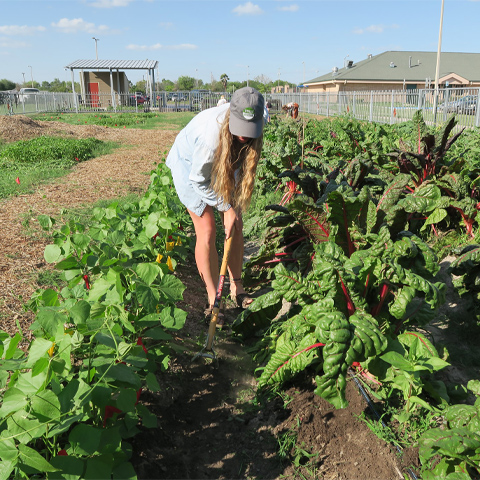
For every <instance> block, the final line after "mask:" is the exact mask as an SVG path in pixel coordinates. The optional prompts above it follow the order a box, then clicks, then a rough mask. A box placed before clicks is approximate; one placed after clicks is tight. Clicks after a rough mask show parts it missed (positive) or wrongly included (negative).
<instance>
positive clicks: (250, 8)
mask: <svg viewBox="0 0 480 480" xmlns="http://www.w3.org/2000/svg"><path fill="white" fill-rule="evenodd" d="M232 12H233V13H236V14H237V15H261V14H262V13H263V10H262V9H261V8H260V7H259V6H258V5H254V4H253V3H252V2H247V3H244V4H243V5H239V6H238V7H235V8H234V9H233V10H232Z"/></svg>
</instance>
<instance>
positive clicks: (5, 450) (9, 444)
mask: <svg viewBox="0 0 480 480" xmlns="http://www.w3.org/2000/svg"><path fill="white" fill-rule="evenodd" d="M17 457H18V450H17V447H16V445H15V441H14V440H13V438H1V437H0V458H1V459H2V460H15V459H16V458H17Z"/></svg>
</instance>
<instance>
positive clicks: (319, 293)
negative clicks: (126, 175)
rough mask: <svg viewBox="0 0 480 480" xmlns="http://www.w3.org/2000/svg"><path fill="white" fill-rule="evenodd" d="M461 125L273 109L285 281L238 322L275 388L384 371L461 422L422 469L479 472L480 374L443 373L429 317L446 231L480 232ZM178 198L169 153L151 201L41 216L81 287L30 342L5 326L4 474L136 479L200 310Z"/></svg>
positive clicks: (260, 278) (71, 283)
mask: <svg viewBox="0 0 480 480" xmlns="http://www.w3.org/2000/svg"><path fill="white" fill-rule="evenodd" d="M453 122H454V120H453V119H452V120H451V121H450V122H449V123H447V124H446V125H445V126H444V127H443V129H441V130H439V131H438V132H430V130H429V129H428V128H427V126H426V125H425V124H424V123H423V120H422V118H421V116H420V115H419V114H417V115H416V116H415V119H414V120H413V121H412V122H409V123H408V124H403V125H399V126H392V127H389V126H379V125H375V124H363V123H360V122H357V121H354V120H352V119H350V118H348V117H346V118H339V119H335V120H333V121H322V122H318V121H309V122H308V123H306V124H302V123H301V122H295V121H293V120H287V121H285V120H278V119H273V120H272V122H271V123H270V124H269V125H268V126H267V127H266V131H265V140H264V152H263V156H262V162H261V165H260V167H259V171H258V178H259V181H258V187H259V188H258V189H257V195H256V201H255V206H254V208H253V213H252V214H251V216H250V218H249V219H247V220H246V225H247V226H248V225H251V226H252V228H251V230H252V232H253V233H256V234H258V233H259V232H264V238H263V239H262V247H261V249H260V252H259V254H258V256H257V257H256V258H254V259H252V260H251V261H250V262H249V264H248V266H247V271H246V273H245V280H246V282H249V283H250V285H252V286H254V285H262V286H264V287H265V286H266V287H268V290H269V291H268V293H267V294H265V295H262V296H260V297H259V298H257V299H256V300H255V302H254V303H253V305H252V306H251V307H250V308H249V309H248V310H247V311H245V312H244V313H243V314H242V315H241V316H240V317H238V319H237V320H236V322H235V324H234V331H235V332H236V333H237V334H238V335H241V336H243V337H244V338H245V337H250V336H252V335H260V336H261V340H260V342H259V343H258V345H257V348H256V349H255V351H254V353H255V359H256V360H257V361H258V363H259V364H260V365H261V369H262V373H261V376H260V378H259V385H260V387H262V388H264V389H266V388H270V387H271V386H272V385H278V384H281V383H283V382H285V381H286V380H287V379H290V378H292V377H293V376H295V375H296V374H298V373H299V372H308V373H311V374H312V375H313V376H314V378H315V382H316V393H317V394H318V395H320V396H322V397H323V398H325V399H327V400H328V401H329V402H331V403H332V404H333V405H335V406H336V407H345V406H346V405H347V403H346V400H345V382H346V376H347V373H348V372H349V371H350V369H351V368H353V369H354V370H355V371H356V372H357V373H360V372H363V373H365V374H366V375H374V376H375V377H376V379H378V381H379V382H381V387H380V388H379V389H378V390H377V391H376V392H375V394H376V395H377V396H378V397H380V398H383V399H384V400H385V401H386V402H391V401H392V400H393V399H394V398H400V399H401V400H402V404H401V407H400V408H399V409H398V411H397V416H396V419H397V420H398V421H399V422H403V423H407V422H408V421H409V420H410V419H412V417H413V416H422V415H423V416H427V417H429V418H431V419H432V422H433V419H434V418H438V417H441V418H442V419H445V425H443V427H442V429H439V428H431V429H428V430H427V431H425V433H424V434H423V435H422V438H421V441H420V457H421V460H422V462H423V466H424V471H423V472H422V478H434V477H435V476H437V477H438V476H439V475H440V476H443V477H445V478H447V475H449V474H451V475H452V478H453V475H454V474H457V475H458V474H462V475H464V476H463V477H458V476H457V477H455V478H471V476H470V475H474V472H475V469H478V464H479V458H480V436H479V435H478V431H479V428H478V427H479V424H478V422H479V420H478V418H479V415H478V413H479V409H480V400H477V402H476V403H475V405H469V404H456V403H455V402H456V401H457V400H458V399H459V398H465V396H466V395H467V393H471V394H472V393H473V394H476V395H480V385H479V382H475V381H471V382H469V385H468V388H469V391H467V389H466V388H463V389H462V387H461V386H458V387H457V388H454V387H452V386H450V385H448V384H445V383H443V382H441V381H440V380H438V379H437V378H436V377H435V373H436V372H438V371H441V370H442V369H443V368H445V367H446V366H447V365H448V357H447V356H446V354H445V352H444V351H443V350H442V349H441V348H436V347H435V346H434V345H433V343H432V342H431V341H430V340H429V339H428V338H427V337H426V336H425V335H423V334H422V333H420V332H419V331H418V327H419V326H422V325H425V324H427V323H428V322H429V321H430V320H431V319H432V318H433V317H434V315H435V312H436V310H437V309H438V307H439V306H440V305H441V304H442V303H443V301H444V295H445V285H444V284H443V283H440V282H437V281H436V280H435V275H436V274H437V272H438V270H439V264H438V259H437V255H436V254H435V253H434V251H433V250H432V248H431V246H430V245H433V244H435V243H436V244H437V245H440V244H441V239H442V240H443V239H444V238H445V235H444V233H443V232H446V231H447V230H448V231H450V233H449V236H451V237H452V238H458V237H459V236H462V235H463V238H464V239H465V238H468V239H469V242H471V241H473V240H474V236H475V234H476V230H477V223H476V212H477V204H478V202H479V200H478V199H477V197H478V196H480V190H479V189H478V187H477V184H478V179H479V173H480V171H479V167H480V165H476V164H475V159H476V152H478V137H477V136H476V135H475V134H474V133H472V134H470V133H465V134H463V135H455V136H450V133H451V130H452V128H453ZM275 190H276V191H275ZM272 191H275V192H274V194H273V195H272V194H270V193H268V192H272ZM175 198H176V196H175V195H174V193H173V191H172V184H171V179H170V177H169V173H168V171H167V170H166V169H165V167H163V165H159V167H158V169H157V170H156V171H154V172H152V175H151V184H150V187H149V189H148V191H147V192H146V194H145V196H144V197H143V198H141V199H140V200H139V201H138V202H132V203H127V204H124V205H120V204H119V203H113V204H112V205H110V206H109V207H107V208H105V209H95V210H94V214H93V217H92V218H91V220H89V221H88V223H80V222H78V221H71V222H69V223H68V224H66V225H62V226H57V225H54V220H53V219H52V218H50V217H47V216H41V217H39V221H40V223H41V225H42V226H43V227H44V228H45V230H48V231H53V235H54V242H53V244H51V245H49V246H47V248H46V250H45V259H46V260H47V261H48V262H50V263H54V264H55V266H56V268H57V269H58V270H61V271H62V272H63V277H64V280H65V281H66V282H67V286H66V287H65V288H63V289H62V290H61V291H60V292H56V291H54V290H53V289H46V290H42V291H39V292H37V294H36V295H35V297H34V298H32V300H31V302H30V308H32V309H33V310H34V311H35V313H36V319H35V322H34V323H33V324H32V326H31V329H32V331H33V334H34V340H33V341H32V342H31V344H30V346H29V348H28V351H27V352H26V353H25V352H24V351H23V350H21V349H20V348H19V344H20V342H21V341H22V333H21V332H18V333H17V334H16V335H15V336H13V337H10V336H9V335H7V334H6V333H2V332H0V354H1V358H2V360H1V364H0V387H1V388H2V391H3V392H4V393H3V403H2V406H1V407H0V460H1V463H0V480H1V479H5V480H6V479H8V478H10V477H11V476H13V477H15V478H22V477H24V478H30V477H31V476H33V475H35V474H43V475H46V476H47V477H48V478H64V479H65V478H85V479H88V478H99V477H101V478H114V479H117V478H136V475H135V472H134V470H133V467H132V465H131V463H130V457H131V454H132V451H131V445H130V443H129V439H131V438H132V437H133V436H134V435H135V434H136V433H138V425H139V422H140V423H141V424H142V425H143V426H145V427H154V426H156V424H157V420H156V418H155V417H154V416H153V415H152V414H151V413H150V412H149V411H148V409H147V408H146V407H145V405H143V404H142V390H143V389H149V390H152V391H156V390H158V389H159V385H158V382H157V380H156V375H155V372H157V371H158V369H161V370H165V369H167V368H168V362H169V355H170V354H171V349H172V348H174V344H173V343H172V342H171V339H172V337H171V331H172V330H173V331H175V330H179V329H181V328H182V327H183V324H184V322H185V317H186V313H185V312H183V311H182V310H180V309H178V308H177V307H176V306H175V305H176V302H178V301H179V300H180V299H181V298H182V292H183V289H184V286H183V285H182V283H181V282H180V281H179V280H178V279H177V278H176V277H175V275H173V274H172V272H173V271H174V270H175V268H176V264H177V261H183V260H184V259H185V256H186V253H187V246H188V237H187V236H186V235H184V230H183V229H184V228H187V227H188V228H189V227H190V226H189V225H188V223H187V222H188V219H187V218H186V217H185V212H184V209H183V208H182V206H181V205H180V204H179V203H177V202H176V201H175ZM265 199H269V201H270V202H271V204H270V205H267V204H266V200H265ZM265 208H267V211H268V212H269V215H265ZM470 239H471V240H470ZM457 241H458V240H457ZM432 242H433V243H432ZM477 252H478V249H476V248H473V247H469V250H468V251H466V252H464V253H463V254H462V256H460V257H459V258H458V259H457V260H456V262H455V264H454V267H453V271H455V272H456V274H457V275H460V281H463V284H462V286H463V288H464V289H466V290H468V291H472V289H474V288H475V285H477V284H479V283H480V282H477V281H476V278H477V277H476V275H477V274H478V273H477V269H478V264H479V263H478V261H477ZM284 300H286V301H287V302H289V305H290V308H289V309H288V310H287V311H286V312H285V313H283V314H282V316H281V317H279V318H277V314H278V313H279V311H280V308H281V307H282V303H284ZM284 311H285V310H282V312H284ZM473 318H474V321H473V325H472V328H474V327H475V328H477V330H478V321H477V319H476V318H475V317H473ZM359 377H360V378H362V377H361V376H359ZM462 396H463V397H462ZM438 454H440V455H441V457H442V458H441V461H440V462H436V463H435V467H434V464H433V459H434V457H435V455H438Z"/></svg>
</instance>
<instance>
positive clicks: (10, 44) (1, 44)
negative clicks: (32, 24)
mask: <svg viewBox="0 0 480 480" xmlns="http://www.w3.org/2000/svg"><path fill="white" fill-rule="evenodd" d="M30 46H31V45H30V44H29V43H27V42H19V41H16V40H10V39H9V38H0V48H8V49H10V48H26V47H30Z"/></svg>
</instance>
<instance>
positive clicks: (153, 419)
mask: <svg viewBox="0 0 480 480" xmlns="http://www.w3.org/2000/svg"><path fill="white" fill-rule="evenodd" d="M137 410H138V415H139V416H140V417H141V419H142V424H143V426H144V427H147V428H157V427H158V420H157V416H156V415H154V414H153V413H152V412H150V411H149V410H148V408H147V407H146V406H145V405H142V404H139V405H138V406H137Z"/></svg>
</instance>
